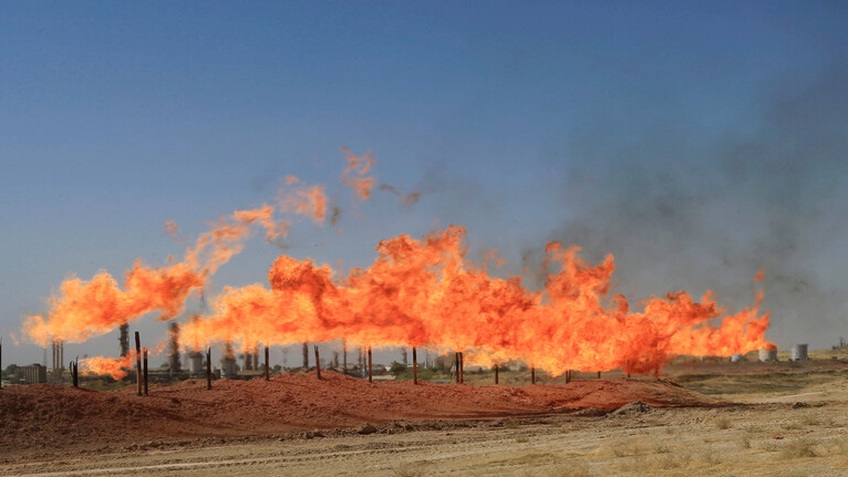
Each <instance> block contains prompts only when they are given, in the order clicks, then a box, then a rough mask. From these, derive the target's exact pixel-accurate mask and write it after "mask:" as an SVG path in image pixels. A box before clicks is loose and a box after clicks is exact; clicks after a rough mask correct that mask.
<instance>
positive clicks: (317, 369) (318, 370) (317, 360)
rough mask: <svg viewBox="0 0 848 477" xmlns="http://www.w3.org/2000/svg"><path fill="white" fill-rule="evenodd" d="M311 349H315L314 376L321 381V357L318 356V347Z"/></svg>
mask: <svg viewBox="0 0 848 477" xmlns="http://www.w3.org/2000/svg"><path fill="white" fill-rule="evenodd" d="M313 348H315V374H316V375H317V376H318V379H321V357H320V356H318V345H314V346H313Z"/></svg>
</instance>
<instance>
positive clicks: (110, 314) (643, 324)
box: [24, 149, 772, 376]
mask: <svg viewBox="0 0 848 477" xmlns="http://www.w3.org/2000/svg"><path fill="white" fill-rule="evenodd" d="M342 151H343V152H344V154H345V156H346V159H347V167H346V169H345V170H344V172H343V173H342V183H343V184H345V185H347V186H350V187H352V188H353V189H354V191H355V192H356V195H357V197H358V198H359V199H367V198H368V197H370V194H371V192H372V191H373V188H374V185H375V184H376V179H374V177H371V176H368V174H369V173H370V171H371V169H372V167H373V165H374V163H375V160H374V158H373V156H372V155H371V153H370V152H368V153H365V154H364V155H362V156H356V155H354V154H353V153H352V152H350V151H349V150H347V149H343V150H342ZM385 189H386V190H390V191H391V189H392V188H391V186H388V188H385ZM395 192H396V193H397V191H396V190H395ZM398 194H399V193H398ZM416 197H417V196H416ZM326 214H327V196H326V193H325V189H324V186H321V185H307V184H305V183H303V182H301V181H300V179H298V178H297V177H294V176H288V177H286V178H285V179H284V181H283V184H282V186H281V189H280V192H279V193H278V196H277V197H276V200H275V205H269V204H264V205H262V206H261V207H258V208H255V209H247V210H237V211H235V212H233V213H231V214H230V215H229V216H225V217H223V218H221V219H219V220H218V221H217V222H215V223H214V224H212V227H211V229H210V230H209V231H207V232H204V233H202V234H201V235H200V236H199V237H198V238H197V240H196V242H195V243H194V244H193V245H192V246H190V247H188V248H187V249H186V252H185V256H184V258H183V260H182V261H179V262H175V263H169V264H168V265H165V266H162V267H158V268H154V267H149V266H147V265H145V264H143V263H142V262H141V261H137V262H136V263H135V264H134V266H133V268H132V269H131V270H129V271H127V272H126V274H125V277H124V282H123V285H122V286H121V285H119V284H118V281H117V280H116V279H114V278H113V277H112V276H111V275H109V274H108V273H106V272H101V273H98V274H97V275H95V276H94V277H93V278H92V279H91V280H89V281H84V280H81V279H79V278H76V277H72V278H69V279H68V280H66V281H64V282H63V283H62V284H61V286H60V293H59V294H58V295H56V296H54V297H53V298H52V299H51V300H50V310H49V312H48V314H47V316H41V315H35V316H31V317H29V318H27V320H26V321H25V323H24V331H25V334H26V335H27V336H29V338H30V339H31V340H32V341H34V342H36V343H38V344H42V345H46V344H47V343H48V342H49V341H50V340H55V339H61V340H63V341H65V342H82V341H85V340H87V339H88V338H90V337H91V336H95V335H100V334H104V333H107V332H109V331H111V330H113V329H114V328H116V327H118V326H120V325H121V324H123V323H128V322H130V321H133V320H137V319H139V318H140V317H142V316H143V315H145V314H147V313H150V312H154V311H156V312H158V313H159V317H160V319H163V320H169V319H172V318H174V317H175V316H177V315H178V314H179V313H180V312H181V311H182V309H183V306H184V303H185V301H186V299H187V298H188V297H189V296H190V294H192V293H195V292H199V291H201V290H203V289H204V288H205V287H206V285H207V281H208V280H209V278H210V277H211V276H212V275H214V274H215V272H216V271H217V270H218V268H220V267H221V266H223V265H224V264H226V263H227V262H228V261H229V260H230V259H231V258H232V257H233V256H234V255H236V254H238V253H240V252H241V250H242V248H243V246H244V243H245V241H246V240H247V239H248V238H250V236H251V234H252V232H253V230H254V229H255V228H257V227H259V228H262V229H264V231H265V239H266V240H267V241H269V242H278V241H280V240H282V239H284V238H286V237H287V235H288V232H289V227H290V225H291V223H292V219H293V218H295V217H308V218H309V219H311V220H312V221H313V222H314V223H316V224H319V225H320V224H322V223H323V222H324V220H325V219H326ZM338 214H339V209H338V207H333V209H332V217H331V222H332V223H335V221H336V219H337V217H338ZM166 229H167V230H169V231H171V233H172V234H176V232H177V230H178V228H177V226H176V224H175V223H173V222H168V223H166ZM466 236H467V232H466V230H465V229H464V228H463V227H459V226H450V227H447V228H446V229H444V230H437V231H434V232H432V233H430V234H427V235H426V236H424V237H423V238H421V239H416V238H413V237H411V236H409V235H398V236H396V237H394V238H390V239H387V240H384V241H382V242H380V243H379V244H378V245H377V247H376V252H377V257H376V259H375V260H374V262H373V263H372V264H371V265H370V266H369V267H367V268H361V269H354V270H351V271H350V273H348V274H347V276H344V277H343V276H342V274H341V273H340V272H339V271H337V270H334V269H333V268H332V267H331V266H329V265H318V264H315V263H313V262H312V261H311V260H310V259H296V258H294V257H290V256H288V255H281V256H280V257H279V258H277V259H276V261H275V262H274V263H273V264H272V266H271V267H270V270H269V271H268V276H267V279H268V285H267V286H263V285H261V284H255V285H250V286H246V287H241V288H236V287H225V288H224V289H223V290H222V292H221V293H220V294H219V295H218V297H217V298H216V299H215V300H214V301H213V302H212V304H211V306H212V310H213V311H212V313H211V314H210V315H209V316H198V317H194V318H193V319H191V320H189V322H188V323H186V324H185V325H184V326H183V327H182V337H183V338H184V340H185V342H186V343H188V344H190V346H191V347H192V349H194V350H200V349H204V348H206V347H207V346H210V345H212V344H215V343H236V344H238V345H240V346H242V348H243V349H245V350H253V349H255V348H256V347H257V346H258V345H259V344H265V345H288V344H293V343H300V342H306V341H311V342H324V341H333V340H338V339H344V340H345V341H346V342H347V343H349V344H351V345H364V346H371V347H378V348H379V347H388V346H416V347H421V346H426V347H429V348H432V349H436V350H440V351H447V352H453V351H463V352H465V353H466V355H467V356H468V358H469V360H472V361H476V362H479V363H489V364H492V363H503V362H506V361H507V360H513V359H516V360H523V361H525V362H527V363H529V364H531V365H532V366H535V367H536V368H538V369H542V370H546V371H548V372H549V373H551V374H553V375H558V374H562V373H564V372H565V371H568V370H584V371H606V370H610V369H623V370H626V371H627V372H634V373H648V372H658V371H659V369H661V368H662V366H663V364H664V363H665V362H667V360H668V359H669V358H670V357H673V356H676V355H681V354H686V355H721V356H727V355H730V354H734V353H746V352H748V351H752V350H756V349H761V348H768V347H771V346H772V345H771V344H770V343H769V342H768V341H767V340H766V338H765V333H766V330H767V329H768V326H769V314H768V313H767V312H764V313H761V312H760V305H761V303H762V291H759V292H757V293H756V296H755V300H754V304H753V305H752V306H751V307H749V308H747V309H744V310H742V311H740V312H738V313H735V314H727V313H726V312H725V311H724V310H722V309H720V308H719V307H718V305H717V304H716V302H715V300H714V299H713V297H712V293H710V292H708V293H706V294H705V295H704V296H703V297H701V298H700V300H696V299H694V298H693V297H692V296H691V295H689V294H688V293H686V292H684V291H676V292H671V293H668V294H667V295H665V296H662V297H651V298H649V299H647V300H645V301H643V302H641V303H638V304H637V305H636V306H634V305H632V304H631V303H630V301H629V300H628V298H627V297H625V296H624V295H622V294H618V293H614V292H613V291H612V286H611V283H612V276H613V273H614V271H615V260H614V258H613V256H612V255H609V256H607V257H606V258H605V259H604V260H603V261H602V262H601V263H599V264H596V265H592V264H589V263H586V262H585V261H584V260H583V259H582V258H581V257H580V249H579V247H574V246H571V247H568V246H564V245H562V244H559V243H550V244H548V245H547V247H546V261H545V267H544V268H545V270H544V273H545V274H546V276H545V278H546V280H545V286H544V289H542V290H540V291H532V290H529V289H527V288H526V287H525V286H524V285H523V283H522V279H521V277H517V276H514V277H505V278H502V277H497V276H493V275H492V274H490V273H489V269H488V266H487V264H488V263H494V264H495V265H496V266H497V267H501V266H502V265H503V263H504V262H503V260H502V259H501V258H499V256H498V255H497V252H496V251H490V252H487V253H486V254H484V256H483V259H482V260H481V263H479V264H478V263H475V262H474V261H473V260H471V259H469V257H468V252H467V248H466ZM763 278H764V275H763V273H762V272H760V273H758V274H757V277H756V278H755V282H756V283H760V282H762V280H763ZM126 360H127V358H124V359H123V360H109V359H105V358H96V359H95V358H90V359H88V360H86V361H85V363H86V364H85V366H86V368H85V369H89V370H92V371H94V372H98V373H101V372H106V373H109V374H112V375H113V376H116V375H117V374H119V373H120V369H122V368H126V367H129V366H128V364H127V363H126V362H125V361H126Z"/></svg>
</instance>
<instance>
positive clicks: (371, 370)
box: [368, 346, 374, 383]
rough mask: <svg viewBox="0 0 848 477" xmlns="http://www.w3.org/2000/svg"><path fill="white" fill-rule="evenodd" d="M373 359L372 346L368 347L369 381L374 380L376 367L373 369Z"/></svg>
mask: <svg viewBox="0 0 848 477" xmlns="http://www.w3.org/2000/svg"><path fill="white" fill-rule="evenodd" d="M373 365H374V363H373V361H372V359H371V347H370V346H369V347H368V382H369V383H373V382H374V369H373Z"/></svg>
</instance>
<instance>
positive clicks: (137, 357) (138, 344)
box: [135, 331, 142, 396]
mask: <svg viewBox="0 0 848 477" xmlns="http://www.w3.org/2000/svg"><path fill="white" fill-rule="evenodd" d="M141 379H142V377H141V337H140V336H139V335H138V331H136V332H135V393H136V395H138V396H141V386H142V382H141Z"/></svg>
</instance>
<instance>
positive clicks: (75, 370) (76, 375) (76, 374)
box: [71, 356, 79, 388]
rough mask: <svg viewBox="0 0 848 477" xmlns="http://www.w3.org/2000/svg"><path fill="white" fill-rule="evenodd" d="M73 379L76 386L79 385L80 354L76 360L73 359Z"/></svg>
mask: <svg viewBox="0 0 848 477" xmlns="http://www.w3.org/2000/svg"><path fill="white" fill-rule="evenodd" d="M71 379H72V380H73V383H74V387H75V388H78V387H79V356H77V358H76V359H75V360H74V361H71Z"/></svg>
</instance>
